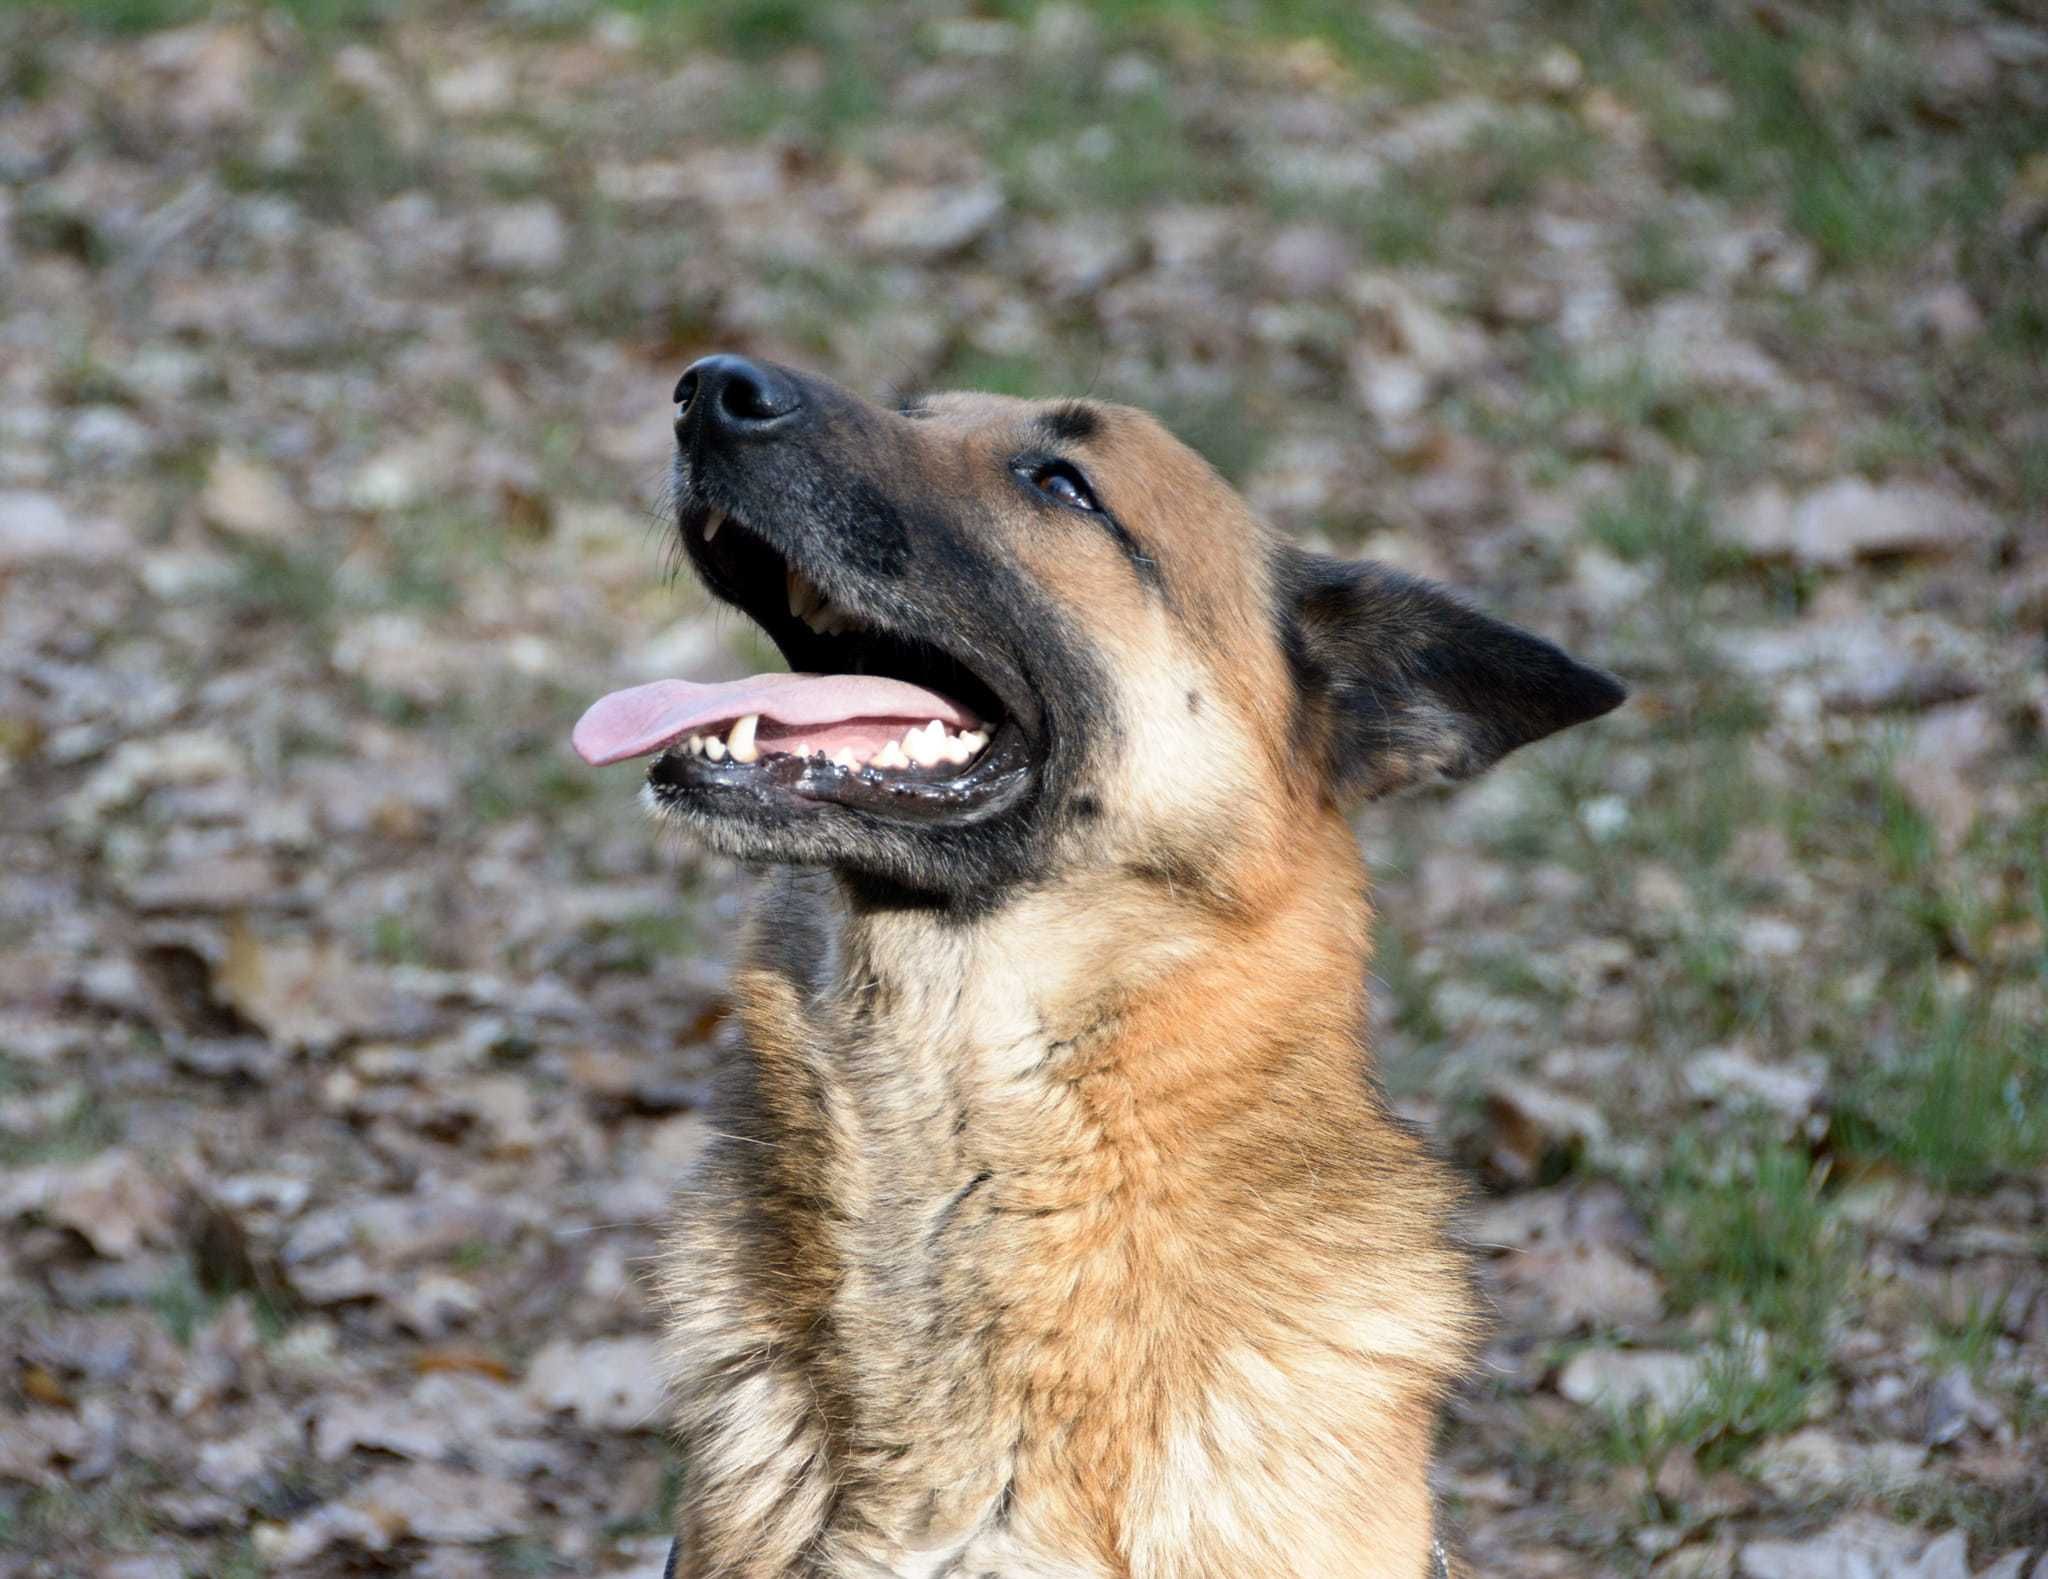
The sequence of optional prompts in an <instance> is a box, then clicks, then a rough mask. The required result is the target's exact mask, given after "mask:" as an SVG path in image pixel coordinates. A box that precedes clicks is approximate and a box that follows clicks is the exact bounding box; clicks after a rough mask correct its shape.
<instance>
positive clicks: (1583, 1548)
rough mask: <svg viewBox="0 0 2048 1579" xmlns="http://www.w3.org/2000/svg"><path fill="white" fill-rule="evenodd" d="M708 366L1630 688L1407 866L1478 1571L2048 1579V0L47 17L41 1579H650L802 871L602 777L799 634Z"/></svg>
mask: <svg viewBox="0 0 2048 1579" xmlns="http://www.w3.org/2000/svg"><path fill="white" fill-rule="evenodd" d="M712 349H738V350H745V351H750V352H754V353H758V354H763V355H771V356H777V357H780V358H783V359H786V360H789V361H793V362H796V363H800V364H802V365H804V366H807V367H812V368H816V369H819V370H822V371H826V372H829V373H831V374H833V375H835V376H837V377H839V378H840V379H842V380H844V381H846V382H848V383H850V384H853V385H855V386H857V387H859V388H861V389H863V390H865V391H867V392H869V393H871V394H874V395H877V396H890V395H900V394H903V393H906V392H910V391H914V390H916V389H919V388H926V387H939V386H947V385H975V386H980V387H989V388H998V389H1010V390H1020V391H1030V392H1037V391H1046V392H1050V391H1066V392H1072V391H1093V392H1095V393H1097V394H1101V395H1108V396H1115V397H1118V398H1123V399H1127V400H1132V401H1135V402H1137V403H1140V404H1143V405H1146V406H1150V407H1152V408H1154V409H1156V410H1158V411H1160V412H1161V413H1163V414H1164V415H1165V416H1166V417H1167V418H1168V420H1169V421H1171V422H1172V423H1173V424H1174V425H1175V426H1176V427H1177V428H1178V429H1179V431H1181V432H1182V433H1183V434H1184V435H1185V436H1187V437H1188V438H1190V439H1191V440H1192V441H1194V442H1196V443H1197V444H1199V445H1200V446H1202V447H1203V448H1204V449H1205V450H1206V451H1207V452H1208V453H1209V454H1210V455H1211V457H1212V458H1213V459H1214V460H1215V461H1216V462H1217V464H1218V465H1219V466H1221V467H1222V468H1223V469H1224V470H1225V471H1226V472H1227V473H1228V474H1229V475H1230V476H1231V477H1232V478H1233V479H1234V480H1236V481H1237V482H1238V483H1239V484H1240V485H1241V486H1242V487H1243V488H1244V489H1245V490H1246V491H1247V493H1248V494H1249V496H1250V497H1251V498H1252V499H1253V500H1254V501H1255V503H1256V504H1257V505H1258V507H1259V508H1260V509H1261V510H1262V511H1263V512H1265V513H1266V514H1267V515H1268V516H1269V517H1270V518H1271V519H1273V520H1274V521H1275V522H1277V523H1278V524H1280V525H1281V526H1283V527H1284V528H1286V529H1287V530H1289V531H1291V532H1294V533H1296V534H1298V535H1299V536H1300V537H1302V538H1303V539H1305V540H1308V541H1312V542H1316V543H1318V544H1320V545H1323V546H1326V547H1329V548H1332V549H1335V550H1338V551H1342V552H1346V553H1352V552H1356V553H1364V554H1370V555H1374V556H1377V557H1379V558H1381V559H1385V560H1389V561H1393V562H1396V563H1398V564H1401V565H1403V566H1406V567H1409V568H1411V569H1416V570H1420V571H1423V572H1426V573H1429V574H1433V575H1437V576H1440V577H1442V578H1444V579H1446V580H1448V581H1451V582H1453V583H1455V584H1457V585H1458V586H1460V587H1463V588H1465V589H1467V590H1469V591H1470V592H1471V593H1472V594H1473V595H1474V596H1475V597H1477V598H1479V599H1480V600H1481V601H1483V602H1484V603H1486V604H1487V605H1488V606H1490V607H1493V608H1495V609H1497V610H1500V611H1502V612H1504V613H1505V614H1507V615H1509V616H1510V617H1512V618H1515V619H1517V620H1519V621H1521V622H1523V623H1525V624H1527V625H1529V626H1532V627H1534V628H1536V629H1538V630H1541V631H1544V632H1546V633H1548V634H1551V635H1554V636H1556V637H1558V638H1559V639H1561V640H1563V641H1565V642H1566V643H1567V644H1568V645H1571V646H1572V647H1574V648H1575V649H1576V650H1577V651H1579V652H1581V653H1584V654H1585V655H1587V656H1589V657H1590V658H1592V659H1594V660H1596V661H1598V662H1601V663H1603V664H1605V665H1606V666H1608V667H1610V668H1612V669H1613V670H1615V671H1616V672H1618V673H1620V674H1622V675H1624V676H1626V677H1627V678H1628V680H1629V681H1630V683H1631V685H1632V687H1633V689H1634V697H1633V700H1632V701H1631V702H1630V703H1629V705H1628V706H1627V707H1626V708H1625V709H1624V710H1623V711H1622V712H1620V713H1618V714H1616V715H1614V716H1613V717H1612V718H1610V719H1607V720H1604V721H1602V722H1601V723H1599V724H1597V725H1595V726H1592V727H1590V728H1587V729H1584V730H1580V731H1576V732H1574V733H1573V734H1571V735H1570V736H1567V737H1565V738H1561V739H1559V740H1557V741H1554V742H1551V743H1549V744H1547V745H1545V746H1543V747H1540V748H1537V749H1534V750H1531V751H1529V752H1526V753H1524V754H1522V755H1521V756H1520V757H1518V758H1516V759H1515V760H1513V761H1512V762H1510V763H1509V764H1507V765H1506V766H1504V767H1503V768H1502V769H1501V770H1500V771H1498V772H1497V773H1496V774H1494V775H1493V776H1491V777H1490V778H1489V779H1486V780H1483V781H1481V782H1480V783H1478V784H1476V785H1474V786H1471V787H1469V788H1466V789H1464V790H1462V791H1461V792H1458V793H1455V794H1450V793H1444V794H1436V795H1425V796H1421V797H1417V798H1413V799H1410V800H1408V801H1405V802H1401V803H1399V804H1395V805H1389V806H1380V807H1374V808H1370V809H1368V810H1367V811H1366V812H1365V813H1364V814H1363V815H1362V816H1361V818H1360V824H1359V826H1360V834H1361V837H1362V838H1363V839H1364V841H1365V845H1366V848H1367V850H1368V852H1369V854H1370V856H1371V857H1372V863H1373V867H1374V870H1375V874H1376V884H1377V890H1376V891H1377V903H1378V908H1379V944H1378V954H1377V957H1376V960H1375V962H1374V965H1373V971H1374V976H1375V980H1376V988H1377V998H1376V1002H1377V1023H1376V1042H1377V1047H1378V1052H1379V1056H1380V1058H1381V1060H1382V1063H1383V1067H1384V1069H1385V1071H1386V1075H1387V1079H1388V1081H1389V1084H1390V1086H1391V1089H1392V1090H1393V1092H1394V1094H1395V1096H1396V1098H1397V1099H1398V1100H1399V1102H1400V1103H1401V1104H1402V1105H1403V1107H1404V1108H1405V1109H1406V1110H1407V1111H1409V1112H1411V1113H1412V1114H1414V1115H1415V1116H1417V1117H1418V1118H1420V1119H1421V1120H1423V1121H1424V1122H1425V1123H1427V1124H1428V1125H1429V1126H1430V1127H1431V1128H1432V1130H1433V1131H1434V1133H1435V1134H1436V1135H1437V1137H1438V1138H1439V1140H1440V1142H1441V1144H1442V1146H1443V1147H1444V1148H1445V1150H1446V1151H1447V1152H1448V1153H1449V1154H1450V1155H1451V1156H1453V1157H1454V1158H1455V1159H1456V1160H1457V1161H1458V1162H1459V1164H1460V1165H1461V1166H1462V1167H1463V1168H1464V1169H1465V1170H1466V1172H1467V1173H1468V1175H1469V1176H1470V1177H1471V1178H1472V1179H1473V1181H1474V1184H1475V1191H1476V1196H1475V1202H1474V1211H1473V1217H1472V1223H1471V1230H1472V1233H1473V1236H1474V1239H1475V1241H1476V1242H1477V1243H1478V1244H1479V1245H1480V1246H1481V1247H1482V1256H1483V1258H1484V1265H1483V1273H1484V1276H1485V1279H1486V1283H1487V1287H1488V1289H1489V1292H1490V1295H1491V1298H1492V1300H1493V1302H1494V1305H1495V1309H1496V1316H1497V1322H1498V1326H1497V1332H1496V1336H1495V1338H1494V1341H1493V1343H1492V1346H1491V1348H1490V1350H1489V1353H1488V1356H1487V1363H1486V1365H1485V1367H1484V1370H1483V1373H1482V1375H1481V1376H1480V1377H1479V1378H1478V1379H1477V1380H1476V1381H1475V1382H1474V1383H1473V1385H1472V1386H1471V1387H1470V1389H1469V1390H1468V1391H1467V1392H1466V1394H1465V1395H1464V1396H1463V1397H1462V1398H1461V1399H1460V1401H1459V1402H1458V1405H1457V1407H1456V1409H1455V1411H1454V1416H1453V1418H1452V1420H1451V1422H1450V1424H1449V1427H1448V1431H1447V1439H1446V1444H1445V1448H1446V1450H1445V1458H1444V1465H1443V1473H1442V1491H1443V1496H1444V1502H1445V1508H1446V1515H1447V1525H1448V1527H1449V1529H1450V1530H1451V1531H1452V1532H1453V1534H1454V1536H1455V1539H1456V1541H1457V1542H1458V1544H1459V1545H1460V1546H1461V1547H1462V1549H1463V1551H1464V1553H1465V1554H1466V1560H1467V1564H1468V1566H1469V1569H1470V1571H1472V1572H1473V1573H1476V1574H1490V1575H1500V1576H1503V1579H1506V1576H1516V1579H1522V1576H1532V1575H1534V1576H1541V1575H1574V1576H1576V1575H1617V1576H1633V1575H1659V1576H1665V1579H1676V1576H1694V1579H1706V1576H1724V1575H1730V1574H1738V1573H1739V1574H1741V1575H1745V1576H1749V1579H1772V1576H1777V1575H1786V1576H1791V1575H1807V1574H1813V1575H1833V1574H1843V1575H1847V1574H1851V1573H1855V1574H1858V1575H1864V1574H1869V1575H1883V1576H1905V1575H1916V1576H1920V1579H1959V1576H1967V1575H1980V1576H1981V1575H1985V1574H1996V1575H1997V1576H1999V1579H2015V1576H2018V1575H2021V1574H2023V1573H2026V1572H2028V1571H2029V1566H2028V1565H2030V1564H2034V1563H2036V1562H2039V1561H2048V1559H2043V1558H2042V1557H2041V1556H2040V1554H2041V1553H2042V1552H2043V1550H2044V1549H2048V1483H2044V1473H2043V1469H2042V1466H2043V1464H2044V1463H2048V1275H2044V1259H2048V1255H2044V1252H2048V1053H2044V1038H2048V1032H2044V1027H2048V941H2044V927H2048V849H2044V846H2048V772H2044V739H2048V672H2044V664H2043V653H2044V630H2048V374H2044V371H2043V369H2044V366H2048V25H2044V23H2043V20H2042V17H2041V14H2040V13H2039V11H2038V10H2037V9H2035V8H2033V7H2031V6H2029V5H2028V4H2026V3H2024V0H2005V3H1991V0H1939V3H1936V0H1924V3H1909V0H1883V3H1870V4H1864V5H1857V6H1842V5H1820V4H1800V3H1796V0H1758V3H1755V4H1735V3H1726V4H1723V3H1718V0H1663V3H1661V4H1649V3H1642V4H1634V3H1621V0H1605V3H1602V0H1577V3H1553V4H1549V5H1543V6H1528V5H1509V4H1507V3H1505V0H1500V3H1496V4H1487V3H1482V0H1458V3H1451V4H1444V5H1428V6H1421V5H1416V6H1412V7H1399V6H1394V5H1384V6H1379V7H1371V6H1364V5H1360V4H1356V3H1341V0H1276V3H1273V4H1270V5H1266V6H1255V5H1250V4H1241V5H1234V4H1227V3H1222V4H1218V3H1211V4H1201V3H1196V0H1116V3H1111V4H1104V5H1099V6H1094V7H1081V6H1076V5H1058V4H1048V5H1032V4H1029V3H1025V0H982V3H980V4H979V5H977V6H975V7H974V8H972V9H969V8H965V7H963V6H961V5H957V4H943V3H933V4H925V5H911V4H903V3H890V4H879V5H870V6H859V7H855V6H847V5H841V6H832V5H825V6H812V5H807V4H803V3H801V0H716V3H704V4H692V5H681V6H676V7H666V8H664V7H655V6H647V7H643V8H640V9H630V10H604V9H592V8H591V7H590V6H589V5H587V4H586V3H584V0H502V3H499V4H495V5H492V6H490V7H487V8H485V7H475V6H462V5H455V4H452V3H447V4H435V5H431V6H422V7H410V8H403V9H401V8H399V7H397V6H390V7H379V6H376V5H373V4H368V3H365V0H320V3H313V0H299V3H296V4H290V5H284V6H279V7H275V8H272V9H268V10H256V9H253V8H251V9H240V8H238V9H235V10H232V11H223V12H211V11H209V10H207V9H206V8H205V7H204V6H202V5H200V4H198V3H197V0H90V3H87V4H80V5H77V6H73V7H68V8H58V7H47V6H28V7H23V6H21V5H19V4H17V3H11V0H10V3H8V4H5V5H0V388H4V399H0V874H4V876H0V1224H4V1235H5V1237H4V1239H0V1331H4V1333H5V1338H4V1341H0V1363H4V1369H0V1575H4V1576H7V1579H14V1576H28V1575H39V1576H43V1575H84V1576H98V1575H105V1576H120V1579H140V1576H144V1575H148V1576H157V1575H184V1574H190V1575H208V1576H214V1575H251V1574H257V1573H268V1572H276V1573H292V1574H340V1573H360V1572H381V1571H391V1570H397V1571H407V1572H415V1573H420V1574H428V1575H439V1576H443V1579H465V1576H470V1575H478V1574H494V1573H505V1574H549V1573H563V1574H569V1573H576V1574H593V1573H629V1572H630V1573H637V1574H651V1573H652V1572H654V1571H655V1570H656V1569H657V1568H658V1564H659V1560H660V1551H661V1546H662V1542H663V1536H662V1531H663V1530H664V1528H665V1527H666V1509H667V1505H668V1502H669V1500H670V1499H671V1498H672V1496H673V1493H674V1486H675V1477H676V1472H677V1468H676V1466H675V1465H674V1464H673V1462H672V1461H671V1458H670V1456H669V1454H668V1451H667V1449H666V1447H665V1445H664V1443H663V1441H662V1437H661V1435H660V1424H659V1417H658V1412H657V1398H656V1391H655V1387H654V1383H653V1379H652V1372H651V1367H650V1351H651V1344H650V1336H649V1335H650V1331H651V1324H652V1313H651V1310H650V1306H649V1302H648V1299H647V1296H646V1293H645V1291H644V1288H643V1285H642V1282H641V1275H642V1272H643V1270H644V1268H645V1265H646V1262H647V1258H648V1257H649V1255H650V1254H651V1252H652V1251H653V1249H654V1247H655V1244H656V1242H657V1233H658V1229H657V1225H658V1223H659V1221H660V1218H661V1215H662V1212H663V1207H664V1200H665V1196H666V1194H667V1191H668V1188H669V1186H670V1185H671V1183H672V1182H673V1180H674V1179H675V1178H676V1176H677V1174H678V1172H679V1171H680V1170H681V1169H682V1168H683V1167H684V1166H685V1164H686V1163H687V1161H688V1159H689V1157H690V1156H691V1154H692V1153H693V1151H694V1150H695V1149H696V1147H697V1146H698V1144H699V1143H700V1141H701V1138H702V1133H703V1132H702V1121H701V1119H700V1118H699V1116H698V1112H697V1106H698V1102H699V1098H700V1094H701V1092H702V1090H703V1081H704V1076H705V1072H706V1070H707V1069H708V1068H709V1066H710V1064H711V1062H712V1060H713V1059H714V1058H715V1057H716V1056H717V1052H716V1049H717V1048H718V1046H719V1039H720V1034H721V1032H720V1026H721V1020H722V1016H723V1013H724V1008H723V1002H722V999H721V979H722V970H721V963H720V962H721V960H722V958H723V957H724V954H725V951H726V948H727V941H728V938H729V936H730V933H731V930H732V926H733V922H734V918H735V916H736V914H737V911H738V907H739V905H740V903H741V899H742V897H743V891H744V887H745V884H744V880H743V878H742V877H741V876H740V875H739V874H737V873H735V872H733V871H732V870H730V869H728V868H726V867H723V866H721V865H718V864H716V863H715V862H712V861H710V860H708V859H707V858H705V857H704V856H702V855H701V854H699V853H698V852H696V851H693V850H691V849H688V848H682V847H677V846H675V845H673V844H672V843H670V842H666V841H664V840H662V839H660V838H658V837H657V836H656V834H655V833H654V832H653V830H652V829H651V828H650V826H649V825H648V824H647V823H645V822H644V821H643V820H642V819H641V817H640V816H639V814H638V813H637V812H636V810H635V807H634V805H633V791H634V781H635V770H634V769H633V768H632V767H630V766H625V767H620V768H614V769H607V770H604V771H601V772H600V771H592V770H588V769H585V768H583V767H582V766H581V765H580V764H578V763H577V762H576V761H575V760H574V759H573V757H572V756H571V755H570V753H569V751H568V749H567V736H568V730H569V726H570V724H571V723H572V722H573V720H574V719H575V717H576V715H577V714H578V712H579V711H580V710H581V708H582V707H583V706H584V705H585V703H587V702H588V701H589V700H590V699H591V698H592V697H594V696H595V695H597V694H598V693H599V692H600V691H602V690H604V689H607V688H610V687H613V686H616V685H618V684H621V683H625V682H628V681H632V680H637V679H642V678H648V677H651V676H654V675H659V674H671V673H687V672H694V673H700V674H701V673H704V672H706V671H708V670H711V669H715V668H717V667H719V666H721V665H723V666H729V667H731V668H732V669H736V670H738V671H740V672H743V671H744V669H745V668H746V667H750V666H760V665H761V664H762V663H763V662H764V655H763V654H762V653H761V651H760V649H759V647H758V644H757V643H756V642H755V641H754V640H753V639H752V638H751V637H750V636H749V635H748V634H747V632H746V631H744V630H742V629H740V628H739V627H738V626H737V624H736V623H735V622H734V621H733V620H731V619H720V618H717V617H715V616H713V615H712V614H711V613H710V612H709V611H708V610H707V607H706V605H705V603H704V600H703V599H702V597H701V595H699V594H698V593H697V592H696V591H695V590H694V589H693V588H692V587H690V586H688V585H682V584H676V583H674V582H673V581H671V580H670V579H669V578H667V577H666V576H665V575H664V542H663V536H662V530H663V529H662V526H661V523H660V520H659V517H658V513H657V506H658V500H659V495H660V488H661V482H662V478H663V473H664V466H665V459H666V453H667V447H668V442H669V439H668V425H669V421H670V417H671V408H670V406H669V390H670V387H671V386H672V384H673V383H674V380H675V378H676V375H677V373H678V372H679V371H680V369H681V368H682V367H683V366H684V365H685V364H686V363H687V362H688V361H689V359H690V358H691V357H693V356H695V355H697V354H700V353H702V352H705V351H709V350H712ZM1859 1553H1860V1555H1858V1554H1859ZM2028 1553H2031V1554H2032V1555H2021V1554H2028ZM1859 1562H1860V1563H1862V1564H1863V1565H1864V1566H1860V1567H1859V1566H1856V1564H1858V1563H1859ZM2032 1571H2033V1572H2036V1573H2039V1572H2041V1571H2042V1570H2041V1569H2038V1568H2036V1569H2033V1570H2032Z"/></svg>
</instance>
